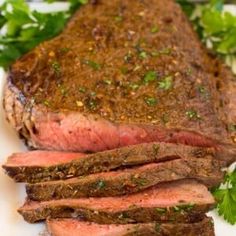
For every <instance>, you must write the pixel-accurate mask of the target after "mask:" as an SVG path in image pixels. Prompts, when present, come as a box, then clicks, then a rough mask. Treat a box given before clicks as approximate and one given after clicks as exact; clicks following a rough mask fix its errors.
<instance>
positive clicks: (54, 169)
mask: <svg viewBox="0 0 236 236" xmlns="http://www.w3.org/2000/svg"><path fill="white" fill-rule="evenodd" d="M235 153H236V150H235V149H234V148H232V147H222V148H221V149H219V150H215V149H214V148H201V147H191V146H186V145H176V144H168V143H149V144H139V145H134V146H128V147H123V148H120V149H114V150H110V151H105V152H100V153H95V154H89V155H82V154H75V153H65V152H46V151H31V152H26V153H25V152H24V153H16V154H13V155H11V156H10V157H9V158H8V160H7V162H6V163H5V164H4V165H3V168H4V169H5V170H6V172H7V174H8V175H9V176H10V177H12V178H13V179H14V180H15V181H17V182H30V183H35V182H41V181H48V180H58V179H66V178H69V177H73V176H74V177H76V176H82V175H87V174H91V173H97V172H104V171H109V170H113V169H116V168H120V167H129V166H134V165H140V164H147V163H151V162H163V161H168V160H171V159H177V158H182V159H188V158H208V157H209V158H210V157H211V158H214V159H216V160H222V161H226V162H227V164H229V163H232V162H233V161H234V160H236V154H235ZM223 166H224V164H223V162H222V167H223Z"/></svg>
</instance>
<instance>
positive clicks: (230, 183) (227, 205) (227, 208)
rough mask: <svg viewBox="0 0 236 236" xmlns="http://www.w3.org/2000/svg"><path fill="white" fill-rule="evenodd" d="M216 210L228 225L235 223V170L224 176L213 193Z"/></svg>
mask: <svg viewBox="0 0 236 236" xmlns="http://www.w3.org/2000/svg"><path fill="white" fill-rule="evenodd" d="M213 195H214V196H215V198H216V200H217V203H218V204H217V210H218V213H219V215H220V216H223V217H224V219H225V220H226V221H228V222H229V223H230V224H232V225H233V224H235V223H236V169H235V170H234V171H233V172H228V173H226V175H225V178H224V182H223V185H222V186H220V187H219V188H217V189H216V190H214V191H213Z"/></svg>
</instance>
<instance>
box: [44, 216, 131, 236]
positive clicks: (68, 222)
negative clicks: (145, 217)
mask: <svg viewBox="0 0 236 236" xmlns="http://www.w3.org/2000/svg"><path fill="white" fill-rule="evenodd" d="M47 226H48V229H49V231H50V232H51V233H52V235H56V236H78V235H82V236H93V235H94V236H95V235H96V236H104V235H106V236H120V235H123V234H124V233H125V232H127V231H128V230H129V229H130V228H133V226H132V225H114V224H113V225H99V224H94V223H88V222H81V221H79V220H73V219H62V220H49V221H48V222H47Z"/></svg>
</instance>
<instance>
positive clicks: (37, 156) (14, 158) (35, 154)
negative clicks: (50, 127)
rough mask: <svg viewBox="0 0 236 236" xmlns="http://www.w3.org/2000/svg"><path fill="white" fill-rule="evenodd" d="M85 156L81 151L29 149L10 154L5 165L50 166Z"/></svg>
mask: <svg viewBox="0 0 236 236" xmlns="http://www.w3.org/2000/svg"><path fill="white" fill-rule="evenodd" d="M83 156H85V154H82V153H73V152H70V153H67V152H47V151H31V152H22V153H14V154H12V155H11V156H10V157H9V158H8V160H7V163H6V164H5V165H7V166H17V167H20V166H51V165H57V164H63V163H66V162H68V161H72V160H74V159H76V158H81V157H83Z"/></svg>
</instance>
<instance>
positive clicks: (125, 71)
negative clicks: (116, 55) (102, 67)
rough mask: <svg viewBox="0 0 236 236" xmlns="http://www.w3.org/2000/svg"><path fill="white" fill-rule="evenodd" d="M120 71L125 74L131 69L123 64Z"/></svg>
mask: <svg viewBox="0 0 236 236" xmlns="http://www.w3.org/2000/svg"><path fill="white" fill-rule="evenodd" d="M120 71H121V73H122V74H123V75H127V74H128V73H129V69H128V68H127V67H125V66H122V67H121V68H120Z"/></svg>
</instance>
